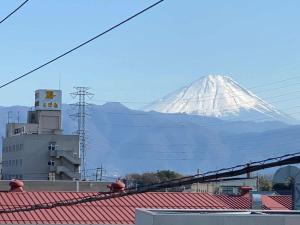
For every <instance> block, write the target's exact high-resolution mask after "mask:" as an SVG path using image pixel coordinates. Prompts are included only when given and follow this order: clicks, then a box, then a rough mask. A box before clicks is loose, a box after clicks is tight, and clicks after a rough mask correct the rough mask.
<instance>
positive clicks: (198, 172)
mask: <svg viewBox="0 0 300 225" xmlns="http://www.w3.org/2000/svg"><path fill="white" fill-rule="evenodd" d="M197 175H198V176H199V175H200V169H197ZM198 192H199V182H197V193H198Z"/></svg>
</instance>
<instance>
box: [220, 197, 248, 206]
mask: <svg viewBox="0 0 300 225" xmlns="http://www.w3.org/2000/svg"><path fill="white" fill-rule="evenodd" d="M215 197H216V198H218V199H219V200H220V201H222V202H224V203H225V204H226V205H227V208H228V209H251V201H250V198H249V197H244V196H228V195H215Z"/></svg>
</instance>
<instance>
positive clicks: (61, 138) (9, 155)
mask: <svg viewBox="0 0 300 225" xmlns="http://www.w3.org/2000/svg"><path fill="white" fill-rule="evenodd" d="M57 96H58V97H57ZM40 105H42V106H40ZM35 107H36V108H35V109H36V110H35V111H29V112H28V118H27V123H8V124H7V125H6V136H5V137H4V138H3V140H2V165H3V168H2V179H4V180H8V179H13V178H17V179H25V180H74V179H80V173H79V166H80V156H79V136H78V135H64V134H62V126H61V124H62V116H61V115H62V112H61V108H60V107H61V91H60V90H38V91H36V101H35Z"/></svg>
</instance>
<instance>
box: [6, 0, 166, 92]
mask: <svg viewBox="0 0 300 225" xmlns="http://www.w3.org/2000/svg"><path fill="white" fill-rule="evenodd" d="M163 1H165V0H160V1H158V2H156V3H154V4H152V5H150V6H148V7H147V8H145V9H143V10H141V11H139V12H138V13H136V14H134V15H132V16H130V17H128V18H127V19H125V20H123V21H122V22H120V23H118V24H116V25H114V26H112V27H110V28H109V29H107V30H105V31H104V32H102V33H100V34H98V35H96V36H94V37H92V38H90V39H89V40H87V41H85V42H83V43H81V44H80V45H77V46H76V47H74V48H72V49H70V50H68V51H66V52H65V53H63V54H61V55H59V56H57V57H55V58H53V59H51V60H49V61H48V62H46V63H44V64H42V65H40V66H38V67H36V68H34V69H32V70H30V71H29V72H27V73H25V74H23V75H21V76H18V77H16V78H14V79H13V80H10V81H8V82H7V83H4V84H2V85H1V86H0V89H1V88H3V87H5V86H7V85H9V84H11V83H14V82H16V81H18V80H20V79H22V78H24V77H26V76H28V75H30V74H31V73H33V72H35V71H37V70H39V69H41V68H43V67H45V66H47V65H49V64H51V63H53V62H55V61H56V60H58V59H60V58H62V57H64V56H66V55H68V54H70V53H72V52H73V51H75V50H77V49H79V48H81V47H83V46H85V45H87V44H89V43H90V42H92V41H94V40H96V39H98V38H99V37H101V36H103V35H105V34H106V33H108V32H110V31H112V30H114V29H116V28H118V27H119V26H121V25H123V24H125V23H127V22H129V21H130V20H132V19H134V18H135V17H137V16H139V15H141V14H143V13H144V12H146V11H148V10H150V9H151V8H153V7H155V6H156V5H158V4H160V3H162V2H163Z"/></svg>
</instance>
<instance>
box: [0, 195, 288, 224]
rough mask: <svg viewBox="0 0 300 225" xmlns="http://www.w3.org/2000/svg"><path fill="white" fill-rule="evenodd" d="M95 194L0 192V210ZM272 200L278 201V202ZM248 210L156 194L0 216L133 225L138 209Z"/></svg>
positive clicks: (0, 217) (237, 201)
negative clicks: (136, 209)
mask: <svg viewBox="0 0 300 225" xmlns="http://www.w3.org/2000/svg"><path fill="white" fill-rule="evenodd" d="M94 194H95V193H76V192H24V193H11V192H0V208H2V209H3V208H11V207H17V206H24V205H30V204H39V203H46V202H53V201H57V200H64V199H71V198H79V197H83V196H90V195H94ZM271 200H272V201H276V199H271ZM280 201H284V199H283V198H280ZM278 204H280V203H278ZM282 205H283V204H282ZM249 206H250V200H249V198H246V197H229V196H213V195H210V194H207V193H171V192H163V193H162V192H155V193H143V194H138V195H132V196H126V197H121V198H117V199H111V200H104V201H98V202H93V203H84V204H79V205H75V206H64V207H58V208H53V209H47V210H36V211H31V212H20V213H10V214H0V223H19V224H20V223H23V224H30V223H45V224H58V223H60V224H74V223H78V224H96V223H102V224H133V223H134V215H135V208H163V209H172V208H176V209H229V208H231V209H247V208H250V207H249Z"/></svg>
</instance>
